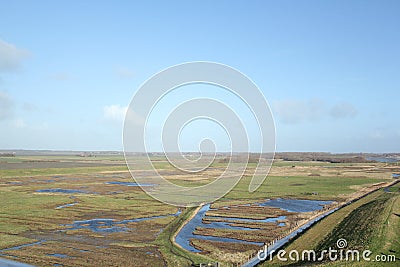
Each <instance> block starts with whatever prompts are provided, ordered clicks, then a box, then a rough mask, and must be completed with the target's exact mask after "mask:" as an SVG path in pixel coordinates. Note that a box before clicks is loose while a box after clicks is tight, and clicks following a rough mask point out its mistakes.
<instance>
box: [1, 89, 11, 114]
mask: <svg viewBox="0 0 400 267" xmlns="http://www.w3.org/2000/svg"><path fill="white" fill-rule="evenodd" d="M13 114H14V102H13V101H12V99H11V98H10V96H9V95H8V94H6V93H5V92H2V91H0V120H6V119H9V118H11V117H13Z"/></svg>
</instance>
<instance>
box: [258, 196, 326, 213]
mask: <svg viewBox="0 0 400 267" xmlns="http://www.w3.org/2000/svg"><path fill="white" fill-rule="evenodd" d="M331 203H332V201H322V200H306V199H285V198H276V199H271V200H267V201H265V202H263V203H257V204H259V205H260V206H269V207H276V208H280V209H283V210H286V211H290V212H310V211H315V210H321V209H322V208H323V207H324V205H328V204H331Z"/></svg>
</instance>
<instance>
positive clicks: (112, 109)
mask: <svg viewBox="0 0 400 267" xmlns="http://www.w3.org/2000/svg"><path fill="white" fill-rule="evenodd" d="M126 111H127V107H123V106H120V105H110V106H105V107H104V108H103V112H104V117H105V118H106V119H109V120H114V121H123V120H124V118H125V114H126Z"/></svg>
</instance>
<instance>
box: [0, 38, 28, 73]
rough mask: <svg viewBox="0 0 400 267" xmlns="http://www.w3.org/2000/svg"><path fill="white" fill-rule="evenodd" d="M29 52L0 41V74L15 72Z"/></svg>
mask: <svg viewBox="0 0 400 267" xmlns="http://www.w3.org/2000/svg"><path fill="white" fill-rule="evenodd" d="M29 54H30V53H29V52H28V51H27V50H24V49H20V48H17V47H16V46H15V45H13V44H10V43H7V42H5V41H3V40H1V39H0V72H10V71H16V70H18V69H19V68H20V67H21V62H22V60H24V59H25V58H27V57H28V56H29Z"/></svg>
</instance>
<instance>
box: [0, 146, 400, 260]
mask: <svg viewBox="0 0 400 267" xmlns="http://www.w3.org/2000/svg"><path fill="white" fill-rule="evenodd" d="M142 160H143V158H142V157H141V156H138V157H137V162H138V163H137V168H138V169H140V166H141V165H140V164H141V162H142ZM152 160H153V162H154V166H155V167H156V168H157V169H158V170H159V172H160V173H162V174H163V175H164V176H165V177H166V178H167V179H168V180H170V181H171V182H173V183H176V184H179V185H185V186H197V185H203V184H207V183H209V182H211V181H213V180H214V179H215V178H216V177H218V175H219V174H220V173H221V172H222V171H223V170H224V168H225V167H226V164H225V163H224V162H223V161H222V160H216V161H215V162H214V164H213V165H212V166H211V167H212V168H210V170H207V171H206V172H204V173H203V174H202V175H201V176H193V175H188V174H187V173H181V172H177V171H176V170H175V169H174V168H173V167H172V166H171V165H170V164H169V163H168V162H167V161H166V160H165V159H163V158H162V157H157V156H154V157H152ZM255 166H256V164H255V163H250V164H249V165H248V169H247V172H246V173H245V176H244V177H243V178H242V180H241V181H240V182H239V183H238V184H237V185H236V187H235V188H234V189H233V190H232V191H231V192H229V193H228V194H227V195H225V196H224V197H223V198H221V199H220V200H218V201H216V202H215V203H212V205H211V206H210V209H209V210H208V211H206V212H205V215H204V218H203V219H202V222H203V225H200V226H198V227H196V229H195V232H194V234H198V235H201V236H202V237H210V238H209V239H206V238H203V239H202V238H191V239H190V240H188V242H189V243H190V245H191V246H192V247H193V248H194V249H197V250H198V252H190V251H188V250H186V249H184V248H182V247H180V246H177V244H176V243H175V242H174V236H175V234H176V232H177V231H178V230H179V229H180V228H181V227H182V225H183V224H185V222H187V221H188V219H189V218H190V217H191V216H193V215H194V210H195V209H194V208H178V207H175V206H170V205H166V204H164V203H161V202H158V201H156V200H154V199H153V198H151V197H150V196H148V195H147V194H146V193H145V192H144V191H143V190H142V189H141V188H140V187H139V186H137V184H135V181H134V180H133V179H132V178H131V176H130V173H129V171H128V169H127V167H126V165H125V160H124V158H123V157H122V156H121V155H119V154H117V155H110V154H99V155H96V157H80V156H76V155H18V154H17V155H16V156H14V157H0V199H1V202H0V257H4V258H8V259H12V260H16V261H20V262H25V263H30V264H33V265H37V266H54V265H57V264H61V265H63V266H166V265H167V266H187V265H190V264H199V263H207V262H217V261H218V262H220V263H221V264H222V265H229V264H232V263H237V262H240V260H241V259H242V258H243V257H246V256H247V255H249V254H251V253H254V251H257V249H258V248H259V246H258V245H255V243H264V242H268V241H270V240H273V239H274V238H276V236H279V235H282V233H284V232H285V231H287V229H289V228H290V227H291V226H293V225H295V224H296V222H298V221H300V220H304V219H307V218H308V217H309V216H311V212H309V211H304V212H296V211H287V210H283V209H280V208H276V207H271V206H263V205H261V204H260V203H264V202H266V201H267V200H268V199H301V200H319V201H330V202H331V203H341V202H345V201H347V200H349V199H352V198H355V197H357V196H360V195H362V194H364V193H365V192H368V190H372V189H374V188H376V187H377V186H378V187H383V186H384V185H386V184H389V183H390V182H392V181H393V180H394V179H393V178H392V174H393V173H400V166H398V165H397V163H379V162H367V161H366V162H358V163H352V162H345V163H329V162H321V161H303V160H299V161H287V160H277V161H275V162H274V164H273V167H272V169H271V171H270V174H269V176H268V177H267V179H266V180H265V182H264V183H263V184H262V185H261V186H260V188H259V189H258V190H257V191H256V192H254V193H249V192H248V184H249V181H250V179H251V176H250V174H251V172H252V170H254V168H255ZM142 171H143V173H146V171H148V170H146V169H143V170H142ZM149 186H156V185H149ZM391 190H392V192H391V193H390V194H389V193H386V192H385V194H383V193H382V192H383V191H382V190H381V191H377V192H376V193H374V194H371V195H369V196H368V197H366V198H365V199H366V200H365V201H368V200H370V202H371V201H372V202H371V204H369V206H368V205H367V204H368V203H370V202H366V203H365V204H363V205H367V206H362V205H360V206H359V207H358V208H361V207H363V208H361V209H358V208H357V209H356V208H354V209H351V210H349V208H350V206H348V207H346V208H344V209H342V210H339V211H337V212H335V213H333V214H332V215H330V216H328V217H327V218H326V219H325V220H328V219H329V218H333V217H335V216H337V218H336V219H335V220H334V221H332V222H330V223H328V224H327V225H329V227H328V226H326V227H320V229H319V228H318V227H319V226H318V225H319V224H320V223H319V224H317V225H315V226H314V227H312V228H311V229H310V230H309V231H307V232H306V234H305V235H307V234H309V233H312V229H317V230H318V229H319V230H318V234H316V233H314V235H317V236H321V238H319V239H315V238H313V240H316V241H315V242H314V243H312V244H311V243H310V246H311V245H312V246H316V247H324V246H326V245H327V244H329V243H330V242H331V241H332V240H334V239H335V238H337V237H338V235H339V234H340V233H341V232H337V230H335V231H333V230H334V229H335V227H342V225H340V226H338V224H346V225H348V224H349V222H353V221H355V219H354V218H364V219H365V220H366V221H368V222H369V224H368V225H365V226H362V225H360V224H361V222H358V223H357V225H356V226H354V227H356V228H357V227H360V228H362V229H364V230H363V231H364V232H365V238H369V237H370V236H378V237H377V238H376V239H373V241H371V242H372V243H371V246H375V247H376V248H378V247H380V246H381V247H382V251H389V250H392V251H396V253H399V248H398V241H397V242H396V240H398V234H399V233H398V229H399V227H397V228H396V226H393V224H394V225H398V224H399V222H398V215H397V217H396V216H395V215H393V214H395V213H396V214H399V212H398V209H399V201H398V187H393V188H392V189H391ZM389 196H390V197H389ZM362 200H363V201H364V198H363V199H362ZM373 201H375V202H373ZM355 203H357V202H355ZM355 203H354V204H355ZM332 205H333V204H332ZM328 206H329V205H328ZM372 213H373V214H372ZM376 214H381V215H380V216H377V218H378V217H379V218H378V219H376V220H370V219H369V218H371V216H375V215H376ZM349 216H350V217H349ZM352 218H353V219H352ZM268 219H272V221H269V220H268ZM364 219H363V220H364ZM325 220H323V221H321V223H322V222H324V221H325ZM382 222H390V224H388V225H387V228H385V229H386V230H385V229H381V228H379V227H377V225H378V226H379V225H381V223H382ZM207 225H208V226H210V225H211V226H212V225H216V226H221V225H224V226H226V225H228V227H214V228H213V227H208V226H207ZM278 225H279V226H278ZM385 225H386V224H385ZM342 228H343V227H342ZM356 228H355V229H356ZM365 229H367V230H365ZM368 229H369V230H368ZM396 229H397V230H396ZM343 231H345V230H343ZM375 231H380V234H379V233H375ZM364 232H363V233H364ZM370 232H371V233H370ZM334 233H336V234H334ZM343 234H344V233H343ZM346 234H349V232H346ZM305 235H304V236H305ZM363 235H364V234H363ZM386 236H388V238H385V237H386ZM322 237H323V238H322ZM213 238H225V239H226V240H228V239H233V240H237V241H238V242H231V243H228V242H221V241H218V240H214V239H213ZM300 238H301V237H300ZM300 238H299V240H300ZM349 238H350V236H349ZM374 240H375V241H374ZM384 240H388V241H384ZM317 241H318V242H317ZM358 241H359V240H358V239H357V240H354V243H357V242H358ZM251 242H253V243H251ZM363 244H364V243H363ZM293 245H296V241H295V242H294V243H293ZM274 264H278V263H274Z"/></svg>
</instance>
